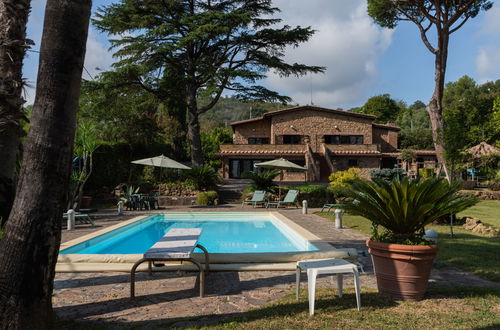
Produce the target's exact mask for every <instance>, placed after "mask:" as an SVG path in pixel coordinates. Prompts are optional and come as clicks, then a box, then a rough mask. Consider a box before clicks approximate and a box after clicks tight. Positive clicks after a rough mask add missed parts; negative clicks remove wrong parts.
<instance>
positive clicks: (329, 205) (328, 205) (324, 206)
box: [321, 204, 335, 212]
mask: <svg viewBox="0 0 500 330" xmlns="http://www.w3.org/2000/svg"><path fill="white" fill-rule="evenodd" d="M334 206H335V204H324V205H323V207H322V208H321V212H323V210H324V209H328V210H327V211H326V212H330V210H331V209H332V207H334Z"/></svg>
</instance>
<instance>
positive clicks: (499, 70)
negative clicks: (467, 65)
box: [476, 46, 500, 83]
mask: <svg viewBox="0 0 500 330" xmlns="http://www.w3.org/2000/svg"><path fill="white" fill-rule="evenodd" d="M498 63H500V48H498V47H493V46H483V47H481V48H479V52H478V55H477V57H476V69H477V74H478V77H479V82H480V83H485V82H486V81H490V80H494V79H495V78H494V77H498V76H500V66H499V65H498Z"/></svg>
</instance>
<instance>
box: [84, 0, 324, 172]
mask: <svg viewBox="0 0 500 330" xmlns="http://www.w3.org/2000/svg"><path fill="white" fill-rule="evenodd" d="M278 12H279V9H278V8H275V7H272V4H271V1H270V0H164V1H158V0H141V1H137V0H121V1H119V2H118V3H115V4H111V5H109V6H105V7H101V8H100V9H99V10H98V12H97V14H96V19H95V20H94V24H95V25H96V26H97V28H98V29H99V30H101V31H104V32H106V33H108V34H110V35H112V36H115V37H116V38H115V39H112V40H111V44H112V47H114V48H115V49H116V52H115V54H114V55H115V57H116V58H118V59H119V61H118V62H117V63H115V64H114V67H115V68H116V70H117V71H120V72H122V73H123V72H124V73H126V74H125V75H123V76H124V77H126V79H125V80H126V81H127V82H128V83H130V84H135V85H137V86H140V87H141V88H143V89H144V90H146V91H148V92H150V93H153V94H156V95H157V96H158V97H159V98H160V99H161V100H164V99H166V98H168V97H169V96H171V95H172V94H176V93H182V94H183V95H185V100H184V102H185V106H186V110H187V122H188V140H189V144H190V150H191V160H192V162H193V164H194V165H201V163H202V162H203V156H202V151H201V137H200V124H199V115H200V114H202V113H204V112H206V111H208V110H209V109H211V108H212V107H213V106H214V105H215V104H216V103H217V101H218V100H219V98H220V96H221V95H222V93H223V91H225V90H228V91H231V92H232V93H234V95H236V96H238V97H241V98H249V99H261V100H270V101H275V100H278V101H281V102H286V101H289V98H288V97H285V96H282V95H279V94H278V93H276V92H273V91H271V90H268V89H266V88H265V87H263V86H260V85H258V84H257V81H258V80H260V79H262V78H264V77H265V76H266V74H267V72H268V71H269V70H274V71H275V72H277V73H279V74H280V75H284V76H287V75H304V74H306V73H308V72H321V71H322V70H323V68H321V67H315V66H307V65H303V64H297V63H294V64H289V63H286V62H285V61H284V60H283V57H284V52H285V49H286V48H287V47H289V46H292V47H297V46H298V45H299V44H300V43H302V42H305V41H307V40H308V39H309V38H310V37H311V35H312V34H313V33H314V31H313V30H312V29H311V28H309V27H307V28H302V27H299V26H297V27H290V26H286V25H285V26H283V27H280V28H273V26H276V24H278V23H280V22H281V20H280V19H278V18H274V17H273V15H275V14H276V13H278ZM169 71H175V72H176V73H177V74H176V75H175V86H174V88H172V86H171V85H172V83H171V81H169V80H168V79H167V78H166V74H165V73H166V72H169ZM199 97H202V98H203V99H204V100H206V102H203V103H201V102H199Z"/></svg>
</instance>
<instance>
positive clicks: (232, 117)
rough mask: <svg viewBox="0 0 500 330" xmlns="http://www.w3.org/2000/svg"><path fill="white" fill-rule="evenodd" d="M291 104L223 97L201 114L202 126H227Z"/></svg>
mask: <svg viewBox="0 0 500 330" xmlns="http://www.w3.org/2000/svg"><path fill="white" fill-rule="evenodd" d="M289 106H290V105H283V104H281V103H264V102H243V101H241V100H238V99H236V98H234V97H221V99H220V100H219V102H218V103H217V105H215V106H214V107H213V108H212V109H210V110H209V111H207V112H206V113H204V114H203V115H201V117H200V122H201V125H202V127H207V126H208V127H213V126H227V125H229V124H230V123H231V122H233V121H238V120H245V119H250V118H255V117H260V116H262V115H263V114H264V113H266V112H269V111H274V110H279V109H283V108H286V107H289Z"/></svg>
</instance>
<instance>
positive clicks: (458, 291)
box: [425, 283, 500, 299]
mask: <svg viewBox="0 0 500 330" xmlns="http://www.w3.org/2000/svg"><path fill="white" fill-rule="evenodd" d="M489 297H497V298H498V297H500V287H475V286H449V287H448V286H437V285H434V284H432V283H430V284H429V289H428V290H427V293H426V295H425V298H426V299H434V298H489Z"/></svg>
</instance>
